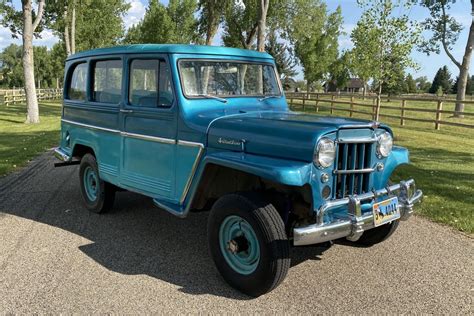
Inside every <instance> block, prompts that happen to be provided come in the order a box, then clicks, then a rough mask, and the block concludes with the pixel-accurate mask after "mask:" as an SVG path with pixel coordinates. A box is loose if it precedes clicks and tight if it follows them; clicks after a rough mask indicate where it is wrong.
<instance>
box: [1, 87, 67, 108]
mask: <svg viewBox="0 0 474 316" xmlns="http://www.w3.org/2000/svg"><path fill="white" fill-rule="evenodd" d="M36 95H37V97H38V100H58V99H61V98H62V95H63V90H62V89H36ZM25 102H26V96H25V90H24V89H11V90H0V104H2V105H6V106H9V105H12V104H18V103H25Z"/></svg>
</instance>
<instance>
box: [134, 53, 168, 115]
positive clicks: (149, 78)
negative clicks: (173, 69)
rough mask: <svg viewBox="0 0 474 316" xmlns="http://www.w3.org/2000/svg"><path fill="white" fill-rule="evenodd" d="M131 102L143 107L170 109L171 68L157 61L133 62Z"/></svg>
mask: <svg viewBox="0 0 474 316" xmlns="http://www.w3.org/2000/svg"><path fill="white" fill-rule="evenodd" d="M129 91H130V93H129V102H130V104H132V105H135V106H142V107H149V108H155V107H169V106H171V104H172V103H173V90H172V88H171V78H170V71H169V67H168V65H167V64H166V62H165V61H162V60H157V59H147V60H133V61H132V64H131V67H130V90H129Z"/></svg>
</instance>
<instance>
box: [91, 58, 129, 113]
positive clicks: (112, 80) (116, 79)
mask: <svg viewBox="0 0 474 316" xmlns="http://www.w3.org/2000/svg"><path fill="white" fill-rule="evenodd" d="M93 74H94V76H93V80H94V81H93V82H94V84H93V90H92V101H95V102H101V103H113V104H118V103H119V102H120V100H121V97H122V89H121V88H122V61H121V60H104V61H97V62H95V63H94V66H93Z"/></svg>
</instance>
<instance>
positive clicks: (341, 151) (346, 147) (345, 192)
mask: <svg viewBox="0 0 474 316" xmlns="http://www.w3.org/2000/svg"><path fill="white" fill-rule="evenodd" d="M373 146H374V144H373V143H372V142H370V143H360V142H356V143H338V145H337V155H336V157H337V163H336V171H335V173H336V181H335V185H336V188H335V190H334V192H335V198H338V199H339V198H344V197H346V196H349V195H353V194H363V193H366V192H368V191H369V186H370V183H369V181H370V173H371V171H372V170H373V169H371V155H372V149H373Z"/></svg>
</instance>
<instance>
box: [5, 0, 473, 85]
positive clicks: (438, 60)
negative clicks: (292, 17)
mask: <svg viewBox="0 0 474 316" xmlns="http://www.w3.org/2000/svg"><path fill="white" fill-rule="evenodd" d="M127 1H128V2H129V3H130V4H131V8H130V10H129V12H128V14H127V15H126V16H125V18H124V22H125V26H126V27H129V26H131V25H133V24H135V23H137V22H138V21H139V20H140V19H141V18H142V17H143V15H144V14H145V8H146V5H147V3H148V0H127ZM161 1H162V2H163V3H167V2H168V1H167V0H164V1H163V0H161ZM14 3H15V4H16V5H17V6H18V7H19V6H20V0H14ZM326 3H327V5H328V9H329V10H330V11H334V10H335V9H336V8H337V7H338V6H339V5H340V6H341V7H342V14H343V18H344V31H345V32H346V33H347V35H346V36H342V37H341V38H340V40H339V45H340V48H341V49H350V48H351V47H352V43H351V41H350V38H349V34H350V32H351V30H352V29H353V28H354V26H355V24H356V23H357V20H358V19H359V18H360V15H361V13H362V10H361V9H360V8H359V7H358V6H357V3H356V0H341V1H334V0H326ZM450 12H451V14H452V15H453V16H454V17H455V19H456V20H457V21H458V22H460V23H461V24H462V25H463V26H464V30H463V31H462V33H461V34H460V37H459V40H458V42H457V44H456V45H455V46H454V47H453V51H452V52H453V55H454V56H455V57H456V58H457V59H458V60H461V58H462V55H463V53H464V48H465V43H466V41H467V35H468V30H469V26H470V24H471V19H472V17H471V3H470V1H469V0H458V1H456V3H455V4H454V5H453V6H452V9H451V11H450ZM408 14H409V16H410V18H411V19H413V20H418V21H422V20H423V19H424V18H425V17H426V16H427V14H428V12H427V10H426V9H424V8H421V7H414V8H412V9H411V10H410V12H408ZM57 41H58V39H57V38H56V37H55V36H54V34H53V33H52V32H51V31H48V30H46V31H44V32H43V33H42V36H41V39H35V41H34V44H35V45H45V46H48V47H51V46H52V45H53V44H54V43H56V42H57ZM10 43H17V44H21V41H20V40H18V39H16V40H15V39H12V38H11V34H10V32H9V30H8V29H5V28H4V27H0V50H2V49H3V48H5V47H6V46H8V45H9V44H10ZM215 44H220V39H219V38H216V40H215ZM412 56H413V58H414V59H415V60H416V61H417V63H418V64H419V66H420V69H419V70H418V71H416V72H415V71H414V70H410V71H409V72H410V73H412V74H413V75H414V76H415V77H418V76H427V77H428V79H429V80H432V78H433V77H434V75H435V73H436V71H437V70H438V69H439V68H440V67H442V66H444V65H447V66H448V67H449V69H450V71H451V73H452V74H453V77H454V76H456V75H457V74H458V70H457V68H456V66H455V65H454V64H453V63H452V62H451V60H449V58H448V57H447V56H446V54H444V52H441V54H439V55H430V56H427V55H425V54H423V53H420V52H418V51H413V53H412ZM472 67H473V65H472V64H471V69H472Z"/></svg>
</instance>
